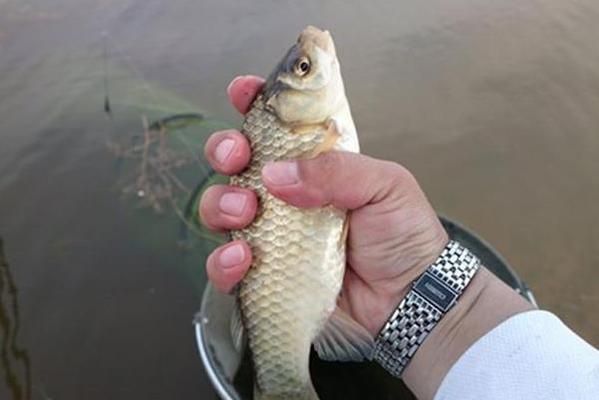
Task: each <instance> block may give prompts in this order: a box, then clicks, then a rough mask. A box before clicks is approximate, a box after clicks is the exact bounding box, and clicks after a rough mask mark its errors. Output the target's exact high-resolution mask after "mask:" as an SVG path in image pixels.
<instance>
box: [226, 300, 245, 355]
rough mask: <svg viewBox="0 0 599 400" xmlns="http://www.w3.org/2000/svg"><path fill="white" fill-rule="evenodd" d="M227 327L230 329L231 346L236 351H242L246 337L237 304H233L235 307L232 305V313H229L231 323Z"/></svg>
mask: <svg viewBox="0 0 599 400" xmlns="http://www.w3.org/2000/svg"><path fill="white" fill-rule="evenodd" d="M229 329H230V330H231V341H232V342H233V347H234V348H235V350H236V351H237V352H238V353H240V354H241V353H243V349H244V347H245V343H246V340H245V339H246V337H245V328H244V327H243V322H242V319H241V310H240V309H239V305H238V304H235V307H233V313H232V314H231V325H230V327H229Z"/></svg>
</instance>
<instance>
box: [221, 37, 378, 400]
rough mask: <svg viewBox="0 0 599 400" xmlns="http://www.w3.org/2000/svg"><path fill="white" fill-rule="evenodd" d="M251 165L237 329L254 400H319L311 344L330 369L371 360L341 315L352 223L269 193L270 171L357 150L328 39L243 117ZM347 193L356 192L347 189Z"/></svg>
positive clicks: (288, 67)
mask: <svg viewBox="0 0 599 400" xmlns="http://www.w3.org/2000/svg"><path fill="white" fill-rule="evenodd" d="M241 131H242V133H243V134H244V135H245V136H246V137H247V139H248V141H249V143H250V146H251V149H252V156H251V160H250V163H249V166H248V167H247V168H246V169H245V170H244V171H243V172H241V173H240V174H239V175H236V176H233V177H232V178H231V181H230V183H231V184H232V185H235V186H238V187H242V188H248V189H252V190H254V191H255V192H256V194H257V197H258V204H259V206H258V211H257V214H256V218H255V220H254V221H253V223H252V224H250V225H249V226H247V227H246V228H244V229H241V230H236V231H232V232H231V236H232V238H233V239H243V240H245V241H247V243H248V244H249V246H250V248H251V250H252V254H253V261H252V264H251V266H250V268H249V270H248V272H247V274H246V276H245V277H244V278H243V280H242V281H241V282H240V284H239V285H238V288H237V301H236V304H237V308H236V311H235V312H234V314H233V320H232V321H231V326H232V335H233V338H234V341H235V343H237V345H238V346H241V343H242V342H243V343H246V344H247V345H248V346H249V350H250V353H251V356H252V361H253V366H254V378H255V379H254V399H256V400H282V399H285V400H316V399H318V394H317V393H316V391H315V388H314V385H313V383H312V380H311V376H310V371H309V355H310V349H311V346H312V344H314V349H315V350H316V352H317V353H318V355H319V356H320V357H321V358H323V359H325V360H339V361H362V360H366V359H371V357H372V351H373V338H372V336H371V335H370V334H369V333H368V331H367V330H366V329H365V328H364V327H362V326H361V325H359V324H358V323H357V322H356V321H354V320H353V319H352V318H351V317H350V316H349V315H348V314H346V313H345V312H343V311H342V310H341V309H339V308H338V307H337V300H338V297H339V293H340V290H341V286H342V282H343V276H344V271H345V266H346V239H347V234H348V214H347V211H346V210H340V209H336V208H334V207H333V206H330V205H328V206H325V207H318V208H309V209H300V208H296V207H294V206H291V205H289V204H287V203H285V202H283V201H282V200H280V199H278V198H276V197H274V196H273V195H272V194H270V193H269V192H268V191H267V190H266V188H265V187H264V185H263V183H262V179H261V170H262V168H263V167H264V166H265V165H266V164H267V163H269V162H272V161H279V160H288V159H308V158H312V157H316V156H318V155H320V154H323V153H326V152H328V151H331V150H342V151H351V152H359V142H358V137H357V133H356V128H355V125H354V122H353V119H352V115H351V111H350V107H349V102H348V100H347V98H346V95H345V88H344V83H343V79H342V76H341V72H340V66H339V61H338V58H337V54H336V49H335V44H334V42H333V39H332V36H331V34H330V33H329V32H328V31H323V30H320V29H318V28H316V27H313V26H308V27H307V28H305V29H304V30H303V31H302V32H301V34H300V35H299V38H298V39H297V42H296V43H294V44H293V45H292V46H291V48H290V49H289V50H288V51H287V53H286V54H285V55H284V57H283V58H282V60H281V61H280V62H279V63H278V64H277V66H276V67H275V69H274V70H273V71H272V73H271V74H270V75H269V76H268V78H267V80H266V82H265V84H264V86H263V88H262V90H261V92H260V93H259V94H258V95H257V96H256V98H255V99H254V101H253V103H252V105H251V107H250V110H249V111H248V113H247V114H246V116H245V120H244V122H243V126H242V130H241ZM348 184H350V183H349V182H348Z"/></svg>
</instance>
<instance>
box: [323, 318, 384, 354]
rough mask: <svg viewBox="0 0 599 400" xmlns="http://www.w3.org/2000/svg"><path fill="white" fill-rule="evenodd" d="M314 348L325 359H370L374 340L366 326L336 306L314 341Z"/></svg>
mask: <svg viewBox="0 0 599 400" xmlns="http://www.w3.org/2000/svg"><path fill="white" fill-rule="evenodd" d="M314 350H316V352H317V353H318V355H319V357H320V358H322V359H323V360H326V361H364V360H371V359H372V353H373V351H374V340H373V338H372V336H371V335H370V333H369V332H368V331H367V330H366V328H364V327H363V326H362V325H360V324H358V323H357V322H356V321H354V320H353V319H352V318H351V317H350V316H349V315H347V314H346V313H345V312H344V311H343V310H341V309H340V308H339V307H337V308H336V309H335V312H333V314H332V315H331V317H330V318H329V320H328V321H327V324H326V325H325V327H324V329H323V330H322V332H321V333H320V335H319V336H318V337H317V338H316V340H315V341H314Z"/></svg>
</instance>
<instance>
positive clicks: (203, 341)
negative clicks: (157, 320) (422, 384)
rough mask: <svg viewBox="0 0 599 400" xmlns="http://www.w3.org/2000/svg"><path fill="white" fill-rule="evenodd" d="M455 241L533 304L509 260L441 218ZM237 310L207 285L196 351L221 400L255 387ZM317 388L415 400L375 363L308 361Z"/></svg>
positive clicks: (245, 395) (245, 398) (338, 395)
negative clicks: (234, 324) (236, 326)
mask: <svg viewBox="0 0 599 400" xmlns="http://www.w3.org/2000/svg"><path fill="white" fill-rule="evenodd" d="M441 222H442V223H443V226H444V227H445V229H446V230H447V233H448V234H449V236H450V237H451V238H452V239H456V240H458V241H460V242H461V243H463V244H464V245H465V246H467V247H468V248H469V249H471V250H472V251H473V252H474V253H475V254H476V255H477V256H478V257H479V258H480V259H481V261H482V262H483V264H484V265H485V266H486V267H487V268H488V269H489V270H490V271H492V272H493V273H495V275H497V276H498V277H499V278H500V279H502V280H503V281H504V282H505V283H506V284H508V285H509V286H510V287H512V288H514V290H516V291H517V292H519V293H520V294H521V295H522V296H524V297H525V298H526V299H527V300H529V301H530V302H531V303H533V304H535V305H536V302H535V299H534V297H533V295H532V292H531V291H530V289H529V288H528V286H527V285H526V284H525V283H524V282H523V281H522V280H521V279H520V278H519V277H518V275H516V273H515V272H514V271H513V270H512V268H511V267H510V266H509V265H508V263H507V262H506V261H505V259H504V258H503V257H502V256H501V255H499V253H497V251H495V250H494V249H493V248H492V247H491V246H490V245H489V244H488V243H486V242H485V241H484V240H482V239H480V238H479V237H478V236H476V235H475V234H474V233H472V232H471V231H469V230H468V229H466V228H464V227H463V226H461V225H459V224H457V223H455V222H452V221H450V220H448V219H446V218H443V217H441ZM233 306H234V298H233V296H227V295H223V294H221V293H219V292H218V291H216V290H215V289H214V288H213V287H212V286H211V285H208V286H207V287H206V289H205V291H204V295H203V298H202V305H201V309H200V313H199V317H198V318H197V320H196V324H195V331H196V338H197V344H198V349H199V353H200V357H201V359H202V362H203V363H204V367H205V368H206V372H207V373H208V377H209V378H210V380H211V382H212V384H213V385H214V388H215V390H216V392H217V393H218V395H219V396H220V397H221V398H222V399H223V400H249V399H251V398H252V391H253V381H252V369H251V362H250V360H249V357H248V355H247V354H245V355H242V354H239V353H238V352H236V351H235V349H234V347H233V343H232V340H231V335H230V333H229V332H230V331H229V320H230V316H231V313H232V310H233ZM310 372H311V375H312V378H313V382H314V386H315V388H316V390H317V392H318V393H319V395H320V396H321V398H322V399H344V400H351V399H356V400H358V399H359V400H362V399H413V398H414V396H413V395H412V393H411V392H410V391H409V390H408V389H407V388H406V387H405V385H404V384H403V382H402V381H401V380H398V379H394V378H393V377H391V376H390V375H389V374H387V373H386V372H385V371H384V370H383V369H382V368H380V367H379V366H378V365H377V364H375V363H370V362H367V363H337V362H326V361H322V360H320V359H319V358H318V356H316V355H315V354H312V355H311V358H310Z"/></svg>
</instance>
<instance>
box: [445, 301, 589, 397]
mask: <svg viewBox="0 0 599 400" xmlns="http://www.w3.org/2000/svg"><path fill="white" fill-rule="evenodd" d="M454 399H459V400H467V399H476V400H479V399H490V400H495V399H497V400H505V399H510V400H512V399H523V400H524V399H526V400H540V399H552V400H560V399H581V400H587V399H588V400H590V399H593V400H598V399H599V351H597V349H595V348H593V347H592V346H591V345H590V344H588V343H587V342H585V341H584V340H582V339H581V338H580V337H579V336H577V335H576V334H575V333H574V332H572V331H571V330H570V329H569V328H568V327H567V326H565V325H564V324H563V323H562V322H561V321H560V320H559V319H558V318H557V317H556V316H555V315H553V314H551V313H549V312H546V311H529V312H525V313H522V314H518V315H515V316H513V317H511V318H509V319H508V320H506V321H504V322H503V323H501V324H500V325H499V326H497V327H496V328H494V329H493V330H492V331H491V332H489V333H487V334H486V335H485V336H483V337H482V338H480V339H479V340H478V341H477V342H475V343H474V344H473V345H472V346H471V347H470V348H469V349H468V350H467V351H466V352H465V353H464V354H463V355H462V356H461V357H460V359H459V360H458V361H457V362H456V363H455V364H454V365H453V366H452V367H451V369H450V370H449V372H448V373H447V376H445V378H444V380H443V382H442V383H441V386H440V387H439V389H438V390H437V394H436V395H435V400H454Z"/></svg>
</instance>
